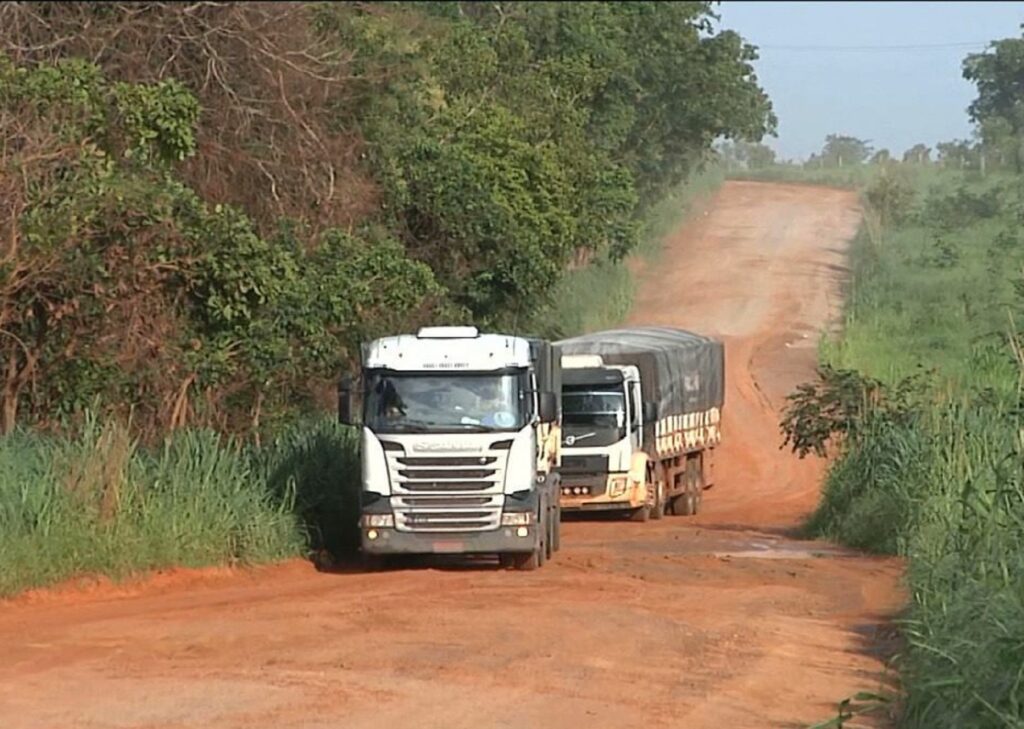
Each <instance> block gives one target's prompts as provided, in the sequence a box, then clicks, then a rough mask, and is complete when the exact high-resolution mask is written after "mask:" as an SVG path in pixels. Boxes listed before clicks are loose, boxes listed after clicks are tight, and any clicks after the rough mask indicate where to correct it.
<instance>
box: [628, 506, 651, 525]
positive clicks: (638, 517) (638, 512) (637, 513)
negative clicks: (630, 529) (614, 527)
mask: <svg viewBox="0 0 1024 729" xmlns="http://www.w3.org/2000/svg"><path fill="white" fill-rule="evenodd" d="M650 518H651V507H649V506H648V505H647V504H644V505H643V506H641V507H640V508H639V509H633V511H631V512H630V513H629V520H630V521H639V522H644V521H647V520H648V519H650Z"/></svg>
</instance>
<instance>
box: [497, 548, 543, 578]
mask: <svg viewBox="0 0 1024 729" xmlns="http://www.w3.org/2000/svg"><path fill="white" fill-rule="evenodd" d="M543 554H544V546H543V545H541V546H540V548H538V549H535V550H533V551H532V552H516V553H514V554H503V555H501V564H502V566H505V567H511V568H512V569H514V570H516V571H517V572H531V571H533V570H535V569H538V568H539V567H541V566H542V565H543V564H544V559H543V558H542V555H543Z"/></svg>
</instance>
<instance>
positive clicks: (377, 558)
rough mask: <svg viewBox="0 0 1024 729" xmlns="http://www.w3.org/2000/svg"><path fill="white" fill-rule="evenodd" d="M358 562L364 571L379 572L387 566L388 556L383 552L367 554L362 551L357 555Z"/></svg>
mask: <svg viewBox="0 0 1024 729" xmlns="http://www.w3.org/2000/svg"><path fill="white" fill-rule="evenodd" d="M359 562H360V564H361V565H362V567H363V571H364V572H381V571H382V570H386V569H387V568H388V562H389V560H388V558H387V557H386V556H385V555H383V554H367V553H366V552H362V553H361V554H360V555H359Z"/></svg>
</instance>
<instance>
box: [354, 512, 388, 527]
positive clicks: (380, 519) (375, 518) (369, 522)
mask: <svg viewBox="0 0 1024 729" xmlns="http://www.w3.org/2000/svg"><path fill="white" fill-rule="evenodd" d="M362 522H363V526H364V527H378V528H388V527H393V526H394V525H395V517H394V515H393V514H365V515H364V516H363V519H362Z"/></svg>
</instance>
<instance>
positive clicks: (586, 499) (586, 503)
mask: <svg viewBox="0 0 1024 729" xmlns="http://www.w3.org/2000/svg"><path fill="white" fill-rule="evenodd" d="M565 483H566V484H567V485H568V484H571V483H572V480H571V477H568V476H566V477H565ZM570 488H571V487H570ZM646 503H647V486H646V485H645V484H642V483H641V484H633V485H631V486H630V487H629V488H627V489H626V492H625V493H622V494H617V495H616V496H610V495H609V493H608V491H607V490H605V492H604V493H602V494H599V495H596V496H586V495H579V496H578V495H576V494H567V493H565V491H564V490H563V492H562V495H561V496H560V498H559V505H560V506H561V507H562V511H564V512H567V513H568V512H580V511H630V510H632V509H639V508H640V507H641V506H643V505H644V504H646Z"/></svg>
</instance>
